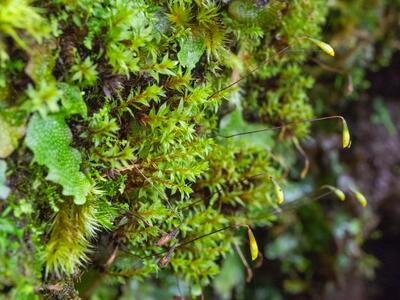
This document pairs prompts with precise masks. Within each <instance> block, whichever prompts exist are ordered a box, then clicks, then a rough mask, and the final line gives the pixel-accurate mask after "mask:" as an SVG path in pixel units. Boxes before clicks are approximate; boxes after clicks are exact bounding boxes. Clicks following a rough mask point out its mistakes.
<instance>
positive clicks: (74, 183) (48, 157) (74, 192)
mask: <svg viewBox="0 0 400 300" xmlns="http://www.w3.org/2000/svg"><path fill="white" fill-rule="evenodd" d="M71 138H72V137H71V132H70V130H69V128H68V126H67V124H66V123H65V121H64V118H63V115H60V114H55V115H48V116H46V117H44V118H42V117H40V116H39V115H38V114H35V115H34V116H33V117H32V118H31V120H30V121H29V125H28V130H27V135H26V144H27V145H28V147H29V148H30V149H31V150H32V151H33V154H34V160H35V161H36V162H38V163H39V164H41V165H45V166H46V167H48V168H49V174H48V175H47V178H46V179H48V180H50V181H53V182H56V183H59V184H60V185H62V187H63V195H65V196H73V197H74V202H75V204H78V205H80V204H84V203H85V201H86V196H87V194H88V193H89V190H90V186H91V184H90V181H89V180H88V178H86V177H85V175H84V174H83V173H82V172H80V171H79V167H80V164H81V156H80V153H79V152H78V150H76V149H73V148H71V147H70V143H71Z"/></svg>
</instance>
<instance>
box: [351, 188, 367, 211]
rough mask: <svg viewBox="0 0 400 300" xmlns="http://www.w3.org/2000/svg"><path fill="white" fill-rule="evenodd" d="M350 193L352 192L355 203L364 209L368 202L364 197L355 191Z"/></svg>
mask: <svg viewBox="0 0 400 300" xmlns="http://www.w3.org/2000/svg"><path fill="white" fill-rule="evenodd" d="M351 191H352V192H353V194H354V197H356V199H357V201H358V202H359V203H360V204H361V206H362V207H366V206H367V202H368V201H367V198H365V196H364V195H363V194H362V193H361V192H360V191H358V190H356V189H351Z"/></svg>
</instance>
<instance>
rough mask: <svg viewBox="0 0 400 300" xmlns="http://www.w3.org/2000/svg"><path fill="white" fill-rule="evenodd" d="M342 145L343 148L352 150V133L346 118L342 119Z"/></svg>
mask: <svg viewBox="0 0 400 300" xmlns="http://www.w3.org/2000/svg"><path fill="white" fill-rule="evenodd" d="M342 125H343V129H342V145H343V148H350V146H351V138H350V131H349V127H348V126H347V122H346V120H345V119H344V118H342Z"/></svg>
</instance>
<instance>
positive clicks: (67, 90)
mask: <svg viewBox="0 0 400 300" xmlns="http://www.w3.org/2000/svg"><path fill="white" fill-rule="evenodd" d="M58 88H59V89H60V90H61V91H62V96H61V103H62V105H63V106H64V109H65V113H66V114H67V115H68V116H69V115H75V114H78V115H81V116H82V117H84V118H86V117H87V107H86V104H85V101H83V98H82V94H81V91H80V90H79V88H78V87H76V86H73V85H70V84H68V83H64V82H62V83H59V84H58Z"/></svg>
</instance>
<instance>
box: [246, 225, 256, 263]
mask: <svg viewBox="0 0 400 300" xmlns="http://www.w3.org/2000/svg"><path fill="white" fill-rule="evenodd" d="M247 235H248V236H249V242H250V254H251V260H256V259H257V257H258V245H257V241H256V238H255V237H254V234H253V231H251V229H250V227H247Z"/></svg>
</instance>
